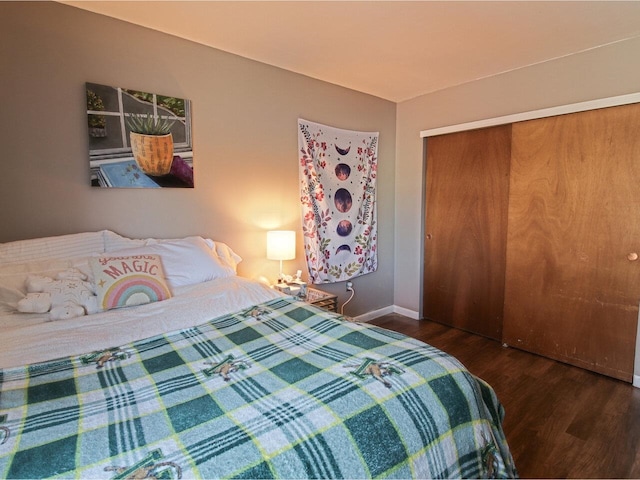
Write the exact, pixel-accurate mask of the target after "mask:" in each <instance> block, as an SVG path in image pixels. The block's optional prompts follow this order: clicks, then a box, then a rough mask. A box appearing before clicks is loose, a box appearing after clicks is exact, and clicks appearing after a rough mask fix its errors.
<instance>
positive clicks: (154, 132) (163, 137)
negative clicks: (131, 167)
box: [127, 114, 174, 177]
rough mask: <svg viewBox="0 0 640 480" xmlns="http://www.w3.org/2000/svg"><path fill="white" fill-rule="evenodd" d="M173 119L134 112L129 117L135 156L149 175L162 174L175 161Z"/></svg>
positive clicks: (169, 168) (140, 166)
mask: <svg viewBox="0 0 640 480" xmlns="http://www.w3.org/2000/svg"><path fill="white" fill-rule="evenodd" d="M173 124H174V121H173V120H169V119H167V118H160V117H156V116H154V115H150V114H132V115H131V116H129V118H128V119H127V126H128V127H129V130H130V133H129V139H130V140H131V150H132V152H133V158H134V159H135V161H136V163H137V164H138V167H139V168H140V170H142V171H143V172H144V173H146V174H147V175H152V176H156V177H159V176H162V175H167V174H168V173H169V172H170V171H171V162H172V161H173V136H172V134H171V126H172V125H173Z"/></svg>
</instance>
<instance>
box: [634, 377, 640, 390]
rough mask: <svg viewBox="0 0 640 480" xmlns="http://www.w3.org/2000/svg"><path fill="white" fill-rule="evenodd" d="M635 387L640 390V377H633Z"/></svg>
mask: <svg viewBox="0 0 640 480" xmlns="http://www.w3.org/2000/svg"><path fill="white" fill-rule="evenodd" d="M633 386H634V387H636V388H640V375H634V376H633Z"/></svg>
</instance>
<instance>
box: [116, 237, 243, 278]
mask: <svg viewBox="0 0 640 480" xmlns="http://www.w3.org/2000/svg"><path fill="white" fill-rule="evenodd" d="M155 242H156V243H153V244H150V245H145V246H141V247H137V248H126V249H123V250H118V251H114V252H109V256H133V255H159V256H160V258H161V259H162V266H163V268H164V274H165V278H166V280H167V283H169V286H170V287H171V288H172V289H173V288H175V287H180V286H183V285H193V284H195V283H201V282H206V281H208V280H213V279H215V278H223V277H229V276H232V275H234V274H235V271H233V270H232V269H230V268H229V267H228V266H225V265H223V264H222V263H221V261H220V260H219V259H218V257H217V255H214V254H213V252H212V250H211V248H209V246H208V245H207V243H206V242H205V240H204V239H203V238H202V237H186V238H182V239H178V240H157V241H155Z"/></svg>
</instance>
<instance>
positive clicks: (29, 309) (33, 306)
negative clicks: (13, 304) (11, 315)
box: [18, 292, 51, 313]
mask: <svg viewBox="0 0 640 480" xmlns="http://www.w3.org/2000/svg"><path fill="white" fill-rule="evenodd" d="M50 308H51V294H50V293H44V292H37V293H27V296H26V297H25V298H23V299H22V300H20V301H19V302H18V311H19V312H23V313H46V312H48V311H49V309H50Z"/></svg>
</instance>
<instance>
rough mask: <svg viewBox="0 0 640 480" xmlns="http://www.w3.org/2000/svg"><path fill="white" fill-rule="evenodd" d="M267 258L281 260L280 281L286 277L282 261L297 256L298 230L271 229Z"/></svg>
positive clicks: (268, 238)
mask: <svg viewBox="0 0 640 480" xmlns="http://www.w3.org/2000/svg"><path fill="white" fill-rule="evenodd" d="M267 258H268V259H269V260H280V276H279V277H278V282H281V281H282V280H283V278H284V276H283V274H282V261H283V260H293V259H294V258H296V232H294V231H293V230H270V231H268V232H267Z"/></svg>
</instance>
